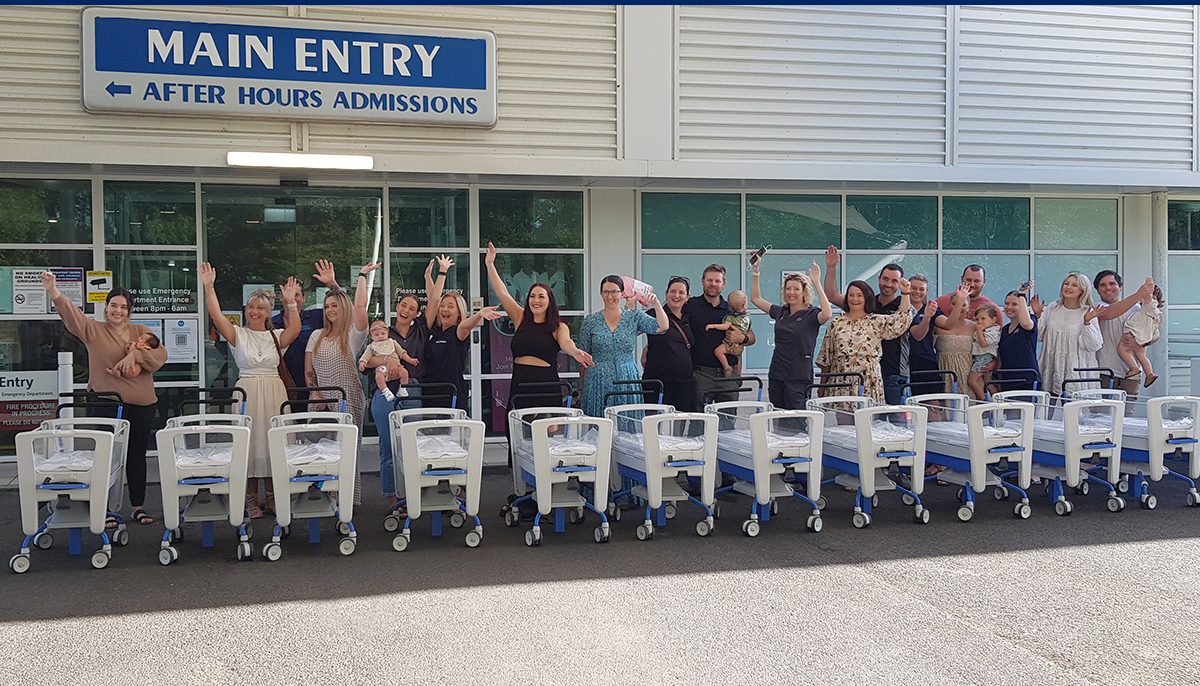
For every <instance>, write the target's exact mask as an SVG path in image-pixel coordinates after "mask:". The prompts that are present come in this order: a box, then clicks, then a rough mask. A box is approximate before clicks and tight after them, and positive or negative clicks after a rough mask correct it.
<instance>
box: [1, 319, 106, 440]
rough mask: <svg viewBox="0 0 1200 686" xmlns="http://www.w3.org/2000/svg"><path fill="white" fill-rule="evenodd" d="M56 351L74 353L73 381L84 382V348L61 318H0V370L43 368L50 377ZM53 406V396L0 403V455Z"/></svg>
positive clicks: (51, 413)
mask: <svg viewBox="0 0 1200 686" xmlns="http://www.w3.org/2000/svg"><path fill="white" fill-rule="evenodd" d="M60 351H67V352H71V353H74V373H75V376H74V380H75V383H87V378H88V366H87V364H88V357H87V349H86V348H85V347H84V346H83V342H82V341H80V340H79V339H78V338H76V337H75V336H73V335H72V334H71V333H69V332H68V331H67V329H66V327H65V326H63V324H62V321H61V320H58V319H53V320H46V321H32V320H21V321H0V372H34V371H44V372H47V373H48V374H49V376H50V379H52V380H53V379H54V378H55V374H56V372H55V371H54V370H56V369H58V353H59V352H60ZM54 387H55V388H57V384H56V383H55V386H54ZM49 395H51V396H52V395H53V393H51V394H49ZM55 406H56V402H55V400H54V398H53V397H46V398H45V399H39V400H10V401H8V402H0V454H10V455H11V454H12V450H13V439H14V437H15V436H16V435H17V434H18V433H20V432H21V431H28V430H31V429H36V428H37V426H38V423H39V422H41V421H42V420H44V419H52V418H53V417H54V408H55Z"/></svg>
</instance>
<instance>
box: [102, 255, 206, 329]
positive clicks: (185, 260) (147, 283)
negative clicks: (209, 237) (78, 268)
mask: <svg viewBox="0 0 1200 686" xmlns="http://www.w3.org/2000/svg"><path fill="white" fill-rule="evenodd" d="M104 255H105V258H104V259H105V264H106V265H107V266H108V269H110V270H111V271H112V273H113V284H114V285H115V286H117V287H120V288H127V289H129V292H130V293H133V309H134V311H133V317H134V318H142V317H152V316H154V315H156V314H157V315H159V316H162V315H164V314H169V313H174V312H179V313H183V312H196V313H198V312H199V311H200V310H199V305H198V303H199V297H198V295H197V292H196V253H195V252H192V251H187V252H185V251H182V250H137V251H134V250H109V251H107V252H106V253H105V254H104Z"/></svg>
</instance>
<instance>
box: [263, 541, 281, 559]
mask: <svg viewBox="0 0 1200 686" xmlns="http://www.w3.org/2000/svg"><path fill="white" fill-rule="evenodd" d="M262 556H263V557H264V558H266V560H267V562H278V561H279V558H281V557H283V546H281V545H279V544H278V543H268V544H266V545H264V546H263V549H262Z"/></svg>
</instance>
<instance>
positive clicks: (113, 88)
mask: <svg viewBox="0 0 1200 686" xmlns="http://www.w3.org/2000/svg"><path fill="white" fill-rule="evenodd" d="M104 90H106V91H108V94H109V95H111V96H113V97H114V98H115V97H117V96H118V95H129V94H130V93H132V92H133V86H118V85H117V82H116V81H109V82H108V85H107V86H105V87H104Z"/></svg>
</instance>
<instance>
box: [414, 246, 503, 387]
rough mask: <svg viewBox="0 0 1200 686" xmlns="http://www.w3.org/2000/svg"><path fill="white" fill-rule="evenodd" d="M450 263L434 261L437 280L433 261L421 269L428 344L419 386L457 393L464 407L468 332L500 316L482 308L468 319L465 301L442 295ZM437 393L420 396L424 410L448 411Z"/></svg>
mask: <svg viewBox="0 0 1200 686" xmlns="http://www.w3.org/2000/svg"><path fill="white" fill-rule="evenodd" d="M453 266H454V260H452V259H450V258H449V257H446V256H442V257H439V258H438V270H439V271H438V277H439V278H438V279H437V280H436V281H435V280H434V278H433V260H430V262H429V267H427V268H426V269H425V292H426V293H427V294H428V296H429V304H428V305H426V306H425V323H426V325H428V327H429V340H428V341H426V342H425V356H424V357H422V358H421V365H420V366H421V367H422V369H423V372H424V376H423V377H422V378H421V381H422V383H426V384H434V383H448V384H453V385H454V387H455V388H456V389H457V391H456V394H457V396H458V403H457V407H461V408H466V407H467V381H466V379H465V378H464V377H463V372H464V371H466V368H467V353H468V352H470V346H471V344H470V343H469V342H468V341H469V340H470V337H471V331H472V330H473V329H474V328H475V327H477V326H479V325H480V324H482V323H483V322H484V321H489V322H490V321H492V320H495V319H499V318H500V317H502V316H504V315H502V314H500V313H499V312H497V311H496V307H495V306H494V305H493V306H489V307H485V308H483V309H481V310H479V311H478V312H476V313H475V314H473V315H471V316H470V317H468V316H467V301H466V300H463V297H462V295H461V294H459V293H443V292H442V284H443V283H444V281H445V279H442V278H440V277H442V276H444V275H445V274H446V272H447V271H449V269H450V268H451V267H453ZM435 303H436V304H435ZM441 394H442V391H441V390H439V389H427V390H426V391H425V393H424V395H425V396H429V397H428V398H427V399H425V400H423V402H422V404H423V405H424V406H425V407H450V398H448V397H445V396H443V395H441Z"/></svg>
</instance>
